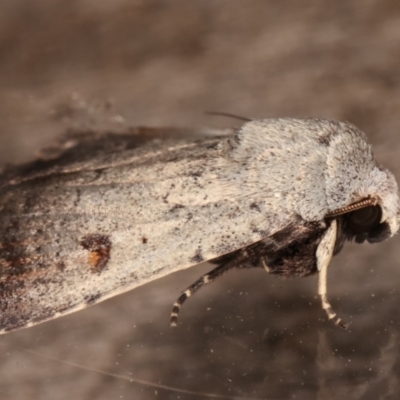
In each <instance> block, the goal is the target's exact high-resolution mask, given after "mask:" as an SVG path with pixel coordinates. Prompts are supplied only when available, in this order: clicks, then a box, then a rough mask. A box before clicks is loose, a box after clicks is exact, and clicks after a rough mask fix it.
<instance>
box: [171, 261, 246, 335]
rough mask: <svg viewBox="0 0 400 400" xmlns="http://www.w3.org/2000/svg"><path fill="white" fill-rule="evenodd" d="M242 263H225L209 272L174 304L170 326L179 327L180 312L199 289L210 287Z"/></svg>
mask: <svg viewBox="0 0 400 400" xmlns="http://www.w3.org/2000/svg"><path fill="white" fill-rule="evenodd" d="M239 263H240V261H239V260H233V262H232V261H228V262H225V263H223V264H221V265H219V266H218V267H217V268H214V269H213V270H212V271H210V272H208V273H207V274H205V275H203V276H202V277H201V278H200V279H198V280H197V281H196V282H194V283H193V284H192V285H190V286H189V287H188V288H187V289H186V290H185V291H184V292H183V293H182V294H181V295H180V296H179V298H178V300H177V301H176V302H175V303H174V305H173V307H172V312H171V318H170V323H169V324H170V326H171V327H173V326H177V324H178V314H179V310H180V309H181V307H182V304H183V303H184V302H185V301H186V300H187V299H188V298H189V297H190V296H193V295H194V294H195V293H196V292H197V291H198V290H199V289H201V288H202V287H203V286H205V285H208V284H209V283H211V282H214V281H215V280H216V279H217V278H219V277H220V276H221V275H222V274H224V273H225V272H226V271H229V270H230V269H233V268H235V267H237V266H238V264H239Z"/></svg>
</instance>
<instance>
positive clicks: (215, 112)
mask: <svg viewBox="0 0 400 400" xmlns="http://www.w3.org/2000/svg"><path fill="white" fill-rule="evenodd" d="M204 114H207V115H216V116H219V117H228V118H235V119H239V120H241V121H246V122H250V121H253V119H251V118H246V117H241V116H240V115H235V114H230V113H225V112H219V111H204Z"/></svg>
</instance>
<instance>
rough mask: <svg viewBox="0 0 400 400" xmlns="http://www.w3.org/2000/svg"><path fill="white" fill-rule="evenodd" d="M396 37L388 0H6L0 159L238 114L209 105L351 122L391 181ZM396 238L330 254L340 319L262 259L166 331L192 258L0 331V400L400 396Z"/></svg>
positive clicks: (398, 88)
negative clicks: (78, 131) (68, 309)
mask: <svg viewBox="0 0 400 400" xmlns="http://www.w3.org/2000/svg"><path fill="white" fill-rule="evenodd" d="M399 50H400V6H399V4H398V2H397V1H395V0H392V1H378V0H374V1H372V0H366V1H364V2H363V3H362V5H361V4H360V2H357V1H355V0H351V1H347V2H317V1H304V2H298V3H296V2H289V1H279V2H277V1H272V0H268V1H263V2H261V1H255V0H254V1H253V0H249V1H246V2H243V1H239V0H229V1H228V0H226V1H218V2H216V1H212V0H202V1H200V0H199V1H191V2H185V1H166V2H164V1H163V2H161V1H160V2H153V1H146V2H142V1H134V2H132V1H125V0H120V1H111V0H109V1H97V2H95V1H89V0H87V1H80V2H71V1H68V2H63V1H51V2H50V1H46V0H38V1H36V2H31V1H28V0H26V1H22V0H18V1H15V0H4V1H2V2H1V4H0V157H1V161H2V162H12V161H21V160H27V159H29V157H31V155H32V154H33V153H34V152H35V151H37V150H38V149H40V148H41V147H43V146H44V145H48V144H49V142H50V141H51V140H53V139H54V138H55V137H56V136H57V135H58V134H59V133H61V132H63V131H64V130H65V129H66V128H67V127H71V126H72V127H75V128H87V127H90V128H96V129H113V130H115V131H118V130H123V129H125V128H126V127H127V126H131V125H150V126H165V125H171V126H190V127H201V126H219V127H222V126H234V125H235V124H236V123H237V122H236V121H234V120H229V119H223V118H215V117H210V116H207V115H203V111H205V110H215V111H227V112H232V113H237V114H239V115H243V116H248V117H256V118H267V117H288V116H289V117H299V116H300V117H303V116H304V117H322V118H334V119H338V120H348V121H350V122H352V123H354V124H355V125H357V126H358V127H359V128H360V129H362V130H363V131H365V132H366V133H367V135H368V137H369V139H370V141H371V142H372V143H373V146H374V152H375V156H376V158H377V159H378V160H380V161H381V162H382V163H384V164H385V166H386V167H388V168H390V169H391V170H392V171H393V172H394V173H395V175H396V176H397V178H398V179H399V178H400V160H399V157H398V154H399V150H400V149H399V144H398V143H399V142H398V137H399V135H398V130H399V127H400V113H399V106H400V80H399V74H398V71H399V70H400V57H399V54H400V52H399ZM398 247H399V238H398V237H395V238H394V239H392V240H390V241H388V242H385V243H381V244H377V245H362V246H359V245H355V244H354V245H353V244H350V245H346V246H345V248H344V250H343V252H342V254H340V256H338V257H336V258H335V259H334V261H333V263H332V265H331V269H330V272H329V281H328V289H329V293H330V298H331V300H332V303H333V306H334V307H335V309H336V311H337V312H338V313H339V315H340V316H341V317H343V318H344V319H345V320H347V321H348V322H351V323H352V324H351V327H350V330H349V331H346V332H344V331H341V330H338V329H335V328H333V327H331V326H330V325H329V323H328V322H326V321H325V318H326V317H325V314H324V313H323V312H322V310H321V309H320V305H319V300H318V299H317V297H316V283H317V282H316V279H315V278H308V279H304V280H293V281H291V280H289V281H282V280H279V279H276V278H274V277H271V276H268V275H267V274H265V273H264V272H263V271H261V270H260V271H237V272H232V273H231V274H229V275H227V276H226V277H224V278H222V279H221V280H219V281H218V282H216V283H215V284H213V285H212V286H210V287H208V288H205V289H204V291H203V292H202V293H199V294H198V295H196V297H194V298H192V299H190V300H189V301H188V303H187V304H185V307H184V308H183V309H182V313H181V315H180V326H179V327H178V329H177V330H171V329H170V328H169V326H168V319H169V312H170V309H171V305H172V303H173V302H174V301H175V299H176V297H177V296H178V295H179V293H180V291H181V290H183V289H185V288H186V287H187V286H188V285H189V284H190V283H192V282H193V281H194V280H195V279H196V278H197V277H199V276H200V275H201V274H202V273H204V272H206V271H207V270H208V269H209V268H210V266H209V265H203V266H198V267H194V268H192V269H189V270H187V271H183V272H181V273H176V274H173V275H170V276H168V277H166V278H164V279H162V280H159V281H156V282H153V283H151V284H148V285H146V286H143V287H141V288H138V289H136V290H134V291H132V292H129V293H127V294H124V295H121V296H119V297H117V298H114V299H111V300H108V301H106V302H104V303H102V304H100V305H97V306H94V307H91V308H89V309H87V310H84V311H81V312H79V313H75V314H73V315H70V316H67V317H65V318H61V319H58V320H56V321H53V322H49V323H46V324H43V325H39V326H37V327H34V328H31V329H29V330H25V331H20V332H16V333H13V334H10V335H6V336H3V337H1V338H0V349H1V350H0V398H1V399H5V400H9V399H13V400H15V399H17V400H19V399H21V400H25V399H44V400H47V399H49V400H50V399H51V400H64V399H71V398H74V399H83V400H86V399H88V400H89V399H90V400H91V399H100V400H102V399H107V400H108V399H120V398H125V399H140V400H147V399H155V398H157V399H198V398H218V397H217V396H208V397H207V396H206V394H207V393H208V394H211V393H213V394H218V395H220V396H225V397H224V398H227V399H239V398H244V399H250V398H256V399H288V398H296V399H307V400H308V399H314V398H315V399H324V400H327V399H328V400H331V399H342V398H347V399H363V400H365V399H377V398H385V399H397V398H398V396H399V393H400V387H399V384H400V383H399V377H400V365H399V360H398V354H399V348H398V346H399V340H400V338H399V329H400V326H399V325H400V324H399V322H400V318H399V315H398V304H399V301H400V295H399V282H400V279H399V277H400V271H399V250H398ZM68 363H69V364H68ZM140 380H142V381H141V382H139V381H140ZM143 381H145V382H143ZM157 385H165V386H169V387H170V389H166V388H161V387H160V386H157ZM185 391H189V392H190V391H191V392H194V393H196V394H194V393H187V392H185Z"/></svg>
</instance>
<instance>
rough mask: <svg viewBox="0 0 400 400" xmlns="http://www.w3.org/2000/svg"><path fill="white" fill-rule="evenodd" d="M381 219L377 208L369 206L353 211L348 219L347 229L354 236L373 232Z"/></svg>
mask: <svg viewBox="0 0 400 400" xmlns="http://www.w3.org/2000/svg"><path fill="white" fill-rule="evenodd" d="M381 218H382V209H381V208H380V207H379V206H369V207H365V208H361V209H359V210H356V211H353V212H352V213H350V214H349V217H348V228H349V229H350V230H351V232H352V233H354V234H359V233H367V232H370V231H372V230H374V229H375V228H376V227H377V226H378V225H379V224H380V223H381Z"/></svg>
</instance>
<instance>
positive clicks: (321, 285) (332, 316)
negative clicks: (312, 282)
mask: <svg viewBox="0 0 400 400" xmlns="http://www.w3.org/2000/svg"><path fill="white" fill-rule="evenodd" d="M328 265H329V263H325V264H324V265H323V266H322V268H321V270H320V271H319V277H318V294H319V296H320V297H321V302H322V308H323V309H324V310H325V312H326V314H327V315H328V319H329V321H332V322H333V323H334V324H335V325H337V326H340V327H341V328H343V329H346V328H347V327H348V324H347V323H346V322H345V321H343V320H342V319H341V318H339V317H338V316H337V314H336V313H335V312H334V311H333V309H332V306H331V304H330V303H329V300H328V298H327V277H328Z"/></svg>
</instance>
